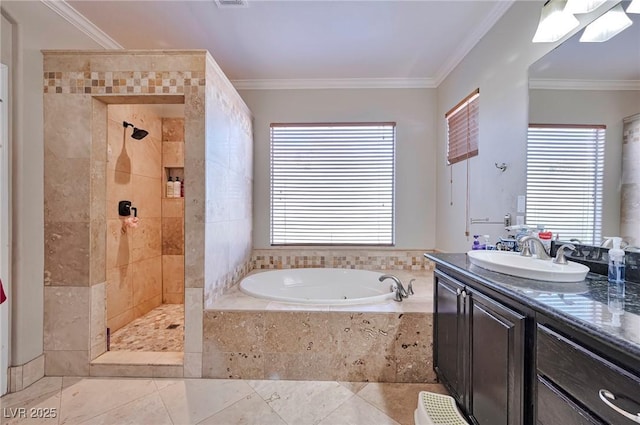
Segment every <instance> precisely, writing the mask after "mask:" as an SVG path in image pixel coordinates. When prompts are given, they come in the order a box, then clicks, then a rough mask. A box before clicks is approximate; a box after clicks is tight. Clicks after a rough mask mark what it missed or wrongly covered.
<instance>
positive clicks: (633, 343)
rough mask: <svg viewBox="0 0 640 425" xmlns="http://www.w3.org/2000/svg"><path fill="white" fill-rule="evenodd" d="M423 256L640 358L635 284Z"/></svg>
mask: <svg viewBox="0 0 640 425" xmlns="http://www.w3.org/2000/svg"><path fill="white" fill-rule="evenodd" d="M425 257H426V258H428V259H430V260H432V261H434V262H435V263H436V264H441V265H443V266H445V267H449V268H452V269H454V270H456V271H458V272H460V273H462V274H464V275H467V276H469V277H471V278H473V279H475V280H477V281H479V282H481V283H483V284H484V285H486V286H487V287H489V288H491V289H493V290H495V291H497V292H499V293H502V294H504V295H506V296H508V297H510V298H512V299H514V300H515V301H518V302H520V303H522V304H525V305H527V306H529V307H531V308H533V309H534V310H536V311H539V312H541V313H544V314H545V315H547V316H549V317H551V318H554V319H557V320H560V321H563V322H568V323H569V324H570V325H572V326H574V327H576V328H578V329H582V330H584V331H586V332H588V333H589V334H590V335H593V336H595V337H597V338H598V339H600V340H602V341H604V342H606V343H607V344H609V345H612V346H614V347H617V348H618V349H620V350H623V351H624V352H626V353H628V354H631V355H632V356H634V357H637V358H638V359H640V283H635V282H629V281H627V282H626V283H625V284H622V285H617V286H616V285H613V284H612V285H609V282H608V281H607V277H606V276H602V275H598V274H594V273H589V274H587V277H586V278H585V280H584V281H582V282H575V283H554V282H546V281H540V280H532V279H524V278H519V277H514V276H509V275H505V274H502V273H496V272H492V271H489V270H486V269H483V268H481V267H478V266H476V265H474V264H471V262H470V261H469V260H468V257H467V255H466V254H425Z"/></svg>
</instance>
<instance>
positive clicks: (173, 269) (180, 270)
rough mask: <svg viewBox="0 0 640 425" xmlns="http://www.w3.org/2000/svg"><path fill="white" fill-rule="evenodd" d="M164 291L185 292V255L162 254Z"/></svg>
mask: <svg viewBox="0 0 640 425" xmlns="http://www.w3.org/2000/svg"><path fill="white" fill-rule="evenodd" d="M162 291H163V293H165V294H167V293H172V294H184V255H163V256H162Z"/></svg>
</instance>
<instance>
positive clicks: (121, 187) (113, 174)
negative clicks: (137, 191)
mask: <svg viewBox="0 0 640 425" xmlns="http://www.w3.org/2000/svg"><path fill="white" fill-rule="evenodd" d="M133 194H134V186H133V181H132V175H131V174H129V173H124V172H121V171H114V170H107V200H106V210H107V211H106V214H107V218H119V217H120V215H119V214H118V203H119V202H120V201H125V200H127V201H131V199H132V198H133Z"/></svg>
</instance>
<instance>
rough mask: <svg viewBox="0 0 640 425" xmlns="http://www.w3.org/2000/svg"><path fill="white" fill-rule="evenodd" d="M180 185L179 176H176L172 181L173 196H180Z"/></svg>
mask: <svg viewBox="0 0 640 425" xmlns="http://www.w3.org/2000/svg"><path fill="white" fill-rule="evenodd" d="M181 189H182V188H181V185H180V177H176V181H174V182H173V197H174V198H179V197H180V192H181Z"/></svg>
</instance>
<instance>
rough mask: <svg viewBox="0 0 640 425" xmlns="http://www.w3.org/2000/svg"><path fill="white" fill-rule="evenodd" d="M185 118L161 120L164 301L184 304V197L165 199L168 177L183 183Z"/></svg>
mask: <svg viewBox="0 0 640 425" xmlns="http://www.w3.org/2000/svg"><path fill="white" fill-rule="evenodd" d="M184 142H185V141H184V118H163V119H162V166H163V169H164V172H163V179H162V180H163V195H162V196H163V197H162V302H163V303H165V304H184V198H168V197H166V195H167V191H166V182H167V180H168V178H169V176H172V177H174V180H175V177H176V176H178V175H179V174H181V175H179V176H178V177H180V181H183V182H184V144H185V143H184Z"/></svg>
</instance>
